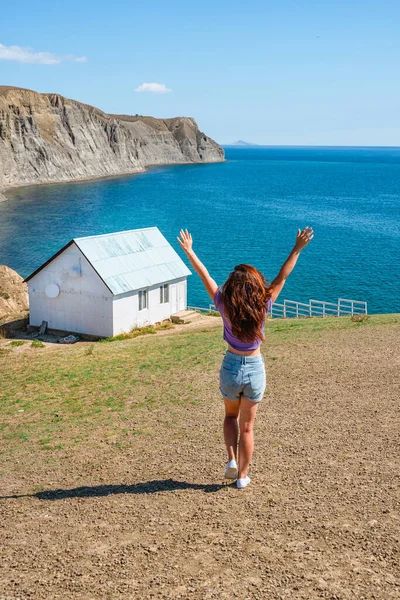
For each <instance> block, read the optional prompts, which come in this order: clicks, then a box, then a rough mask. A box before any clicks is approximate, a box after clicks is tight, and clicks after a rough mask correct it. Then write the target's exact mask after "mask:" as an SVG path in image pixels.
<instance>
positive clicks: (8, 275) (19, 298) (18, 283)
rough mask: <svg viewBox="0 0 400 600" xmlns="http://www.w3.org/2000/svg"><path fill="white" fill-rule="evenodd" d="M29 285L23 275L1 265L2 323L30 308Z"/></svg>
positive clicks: (0, 319) (0, 309) (0, 314)
mask: <svg viewBox="0 0 400 600" xmlns="http://www.w3.org/2000/svg"><path fill="white" fill-rule="evenodd" d="M28 303H29V300H28V286H27V285H26V283H24V280H23V279H22V277H21V275H18V273H17V272H16V271H13V270H12V269H10V268H9V267H6V266H5V265H0V324H2V323H3V321H5V320H7V319H8V320H11V318H12V317H16V316H21V315H22V314H25V313H26V311H27V310H28Z"/></svg>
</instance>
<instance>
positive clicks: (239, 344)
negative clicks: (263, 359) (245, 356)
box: [214, 290, 272, 352]
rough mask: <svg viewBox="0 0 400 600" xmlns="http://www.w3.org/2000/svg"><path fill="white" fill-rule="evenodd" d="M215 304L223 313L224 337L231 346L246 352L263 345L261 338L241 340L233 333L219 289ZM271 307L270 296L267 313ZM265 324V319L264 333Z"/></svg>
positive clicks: (215, 296) (262, 329)
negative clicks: (251, 340)
mask: <svg viewBox="0 0 400 600" xmlns="http://www.w3.org/2000/svg"><path fill="white" fill-rule="evenodd" d="M214 304H215V307H216V308H217V310H218V311H219V312H220V314H221V317H222V321H223V323H224V335H223V338H224V340H225V341H226V343H227V344H229V346H231V347H232V348H234V349H235V350H239V351H240V352H246V351H247V350H256V348H258V347H259V346H260V345H261V340H260V339H256V340H254V342H243V341H242V340H239V339H238V338H237V337H235V336H234V335H233V333H232V329H231V326H230V323H229V321H228V319H227V317H226V316H225V313H224V304H223V302H222V294H221V291H220V290H217V291H216V292H215V295H214ZM271 307H272V300H271V298H270V299H269V300H268V303H267V308H266V311H265V315H267V313H268V312H269V311H270V310H271ZM264 325H265V321H264V323H263V324H262V327H261V331H262V333H264Z"/></svg>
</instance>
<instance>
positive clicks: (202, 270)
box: [176, 229, 218, 302]
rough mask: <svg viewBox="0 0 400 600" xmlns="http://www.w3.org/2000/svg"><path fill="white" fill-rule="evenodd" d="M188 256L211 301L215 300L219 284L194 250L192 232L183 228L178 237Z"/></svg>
mask: <svg viewBox="0 0 400 600" xmlns="http://www.w3.org/2000/svg"><path fill="white" fill-rule="evenodd" d="M176 239H177V240H178V242H179V244H180V246H181V248H182V250H183V251H184V252H185V254H186V256H187V257H188V259H189V261H190V264H191V265H192V267H193V269H194V270H195V271H196V273H197V275H199V277H200V278H201V280H202V282H203V284H204V287H205V288H206V290H207V293H208V295H209V296H210V298H211V301H212V302H214V296H215V292H216V291H217V290H218V286H217V284H216V283H215V281H214V279H213V278H212V277H211V276H210V273H209V272H208V271H207V269H206V267H205V266H204V265H203V263H202V262H201V260H200V259H199V257H198V256H197V255H196V254H195V252H194V251H193V248H192V246H193V240H192V236H191V234H190V233H189V232H188V230H187V229H186V230H183V229H181V231H180V237H177V238H176Z"/></svg>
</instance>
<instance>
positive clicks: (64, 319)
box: [28, 243, 113, 336]
mask: <svg viewBox="0 0 400 600" xmlns="http://www.w3.org/2000/svg"><path fill="white" fill-rule="evenodd" d="M50 283H56V284H57V285H58V286H59V288H60V294H59V296H58V297H57V298H53V299H52V298H48V297H47V296H46V294H45V289H46V286H47V285H48V284H50ZM28 290H29V312H30V324H31V325H36V326H38V325H40V324H41V322H42V321H48V326H49V328H51V329H60V330H62V331H72V332H76V333H87V334H91V335H98V336H111V335H113V319H112V298H113V296H112V294H111V292H110V290H109V289H108V288H107V286H106V285H105V284H104V283H103V281H102V280H101V279H100V277H99V276H98V275H97V273H96V272H95V270H94V269H93V267H92V266H91V265H90V263H89V262H88V261H87V260H86V258H85V257H84V256H83V254H82V253H81V251H80V250H79V248H78V247H77V246H76V245H75V244H74V243H73V244H71V246H69V247H68V248H66V249H65V250H64V252H62V253H61V254H60V255H59V256H57V258H55V259H54V260H52V261H51V262H50V263H49V264H48V265H47V266H46V267H44V268H43V269H42V270H41V271H39V273H37V275H35V276H34V277H33V278H32V279H31V280H30V281H29V282H28Z"/></svg>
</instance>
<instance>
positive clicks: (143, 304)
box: [139, 290, 147, 310]
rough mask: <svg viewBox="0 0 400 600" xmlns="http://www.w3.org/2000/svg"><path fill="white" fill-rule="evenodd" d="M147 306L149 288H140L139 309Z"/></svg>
mask: <svg viewBox="0 0 400 600" xmlns="http://www.w3.org/2000/svg"><path fill="white" fill-rule="evenodd" d="M145 308H147V290H140V292H139V310H144V309H145Z"/></svg>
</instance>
